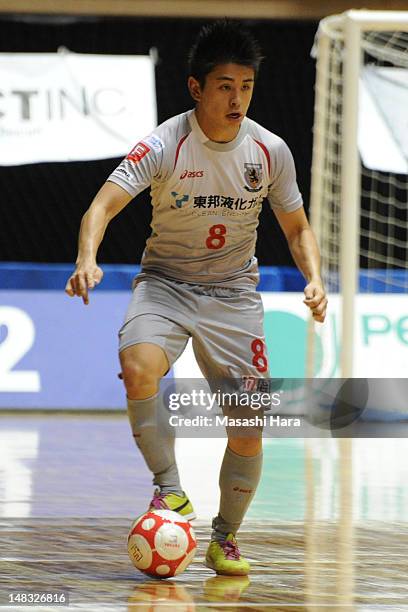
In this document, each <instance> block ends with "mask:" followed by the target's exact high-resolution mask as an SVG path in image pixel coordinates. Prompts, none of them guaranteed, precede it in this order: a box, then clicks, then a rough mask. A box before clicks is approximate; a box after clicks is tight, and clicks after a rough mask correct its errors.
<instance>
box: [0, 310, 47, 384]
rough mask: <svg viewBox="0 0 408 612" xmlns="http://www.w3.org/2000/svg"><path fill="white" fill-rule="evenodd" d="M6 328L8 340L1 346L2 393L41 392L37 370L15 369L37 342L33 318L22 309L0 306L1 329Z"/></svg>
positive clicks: (0, 377)
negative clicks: (35, 341)
mask: <svg viewBox="0 0 408 612" xmlns="http://www.w3.org/2000/svg"><path fill="white" fill-rule="evenodd" d="M2 326H5V327H6V328H7V336H6V338H5V339H4V340H3V341H2V342H0V392H3V393H19V392H31V393H32V392H34V393H35V392H38V391H40V390H41V381H40V374H39V372H37V371H35V370H18V371H13V368H14V366H15V365H17V363H18V362H19V361H20V360H21V359H22V358H23V357H24V355H25V354H26V353H28V351H29V350H30V349H31V347H32V346H33V344H34V339H35V327H34V323H33V321H32V319H31V317H29V316H28V314H27V313H26V312H24V310H21V308H16V307H15V306H0V327H2Z"/></svg>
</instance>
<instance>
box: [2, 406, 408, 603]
mask: <svg viewBox="0 0 408 612" xmlns="http://www.w3.org/2000/svg"><path fill="white" fill-rule="evenodd" d="M200 444H201V446H200ZM217 444H218V443H216V442H215V441H213V440H203V441H199V440H191V441H190V443H188V441H187V440H182V441H181V447H182V449H181V450H182V452H181V454H180V458H181V464H180V465H181V467H182V470H181V471H182V477H183V479H182V480H183V483H187V484H185V485H184V486H185V487H186V490H187V491H188V492H189V495H190V496H191V498H192V500H193V502H194V505H195V508H196V510H197V511H198V515H199V520H198V521H195V522H194V524H193V526H194V529H195V530H196V534H197V537H198V543H199V546H198V551H197V555H196V558H195V560H194V561H193V563H192V564H191V565H190V567H189V568H188V569H187V570H186V572H185V573H183V574H182V575H181V576H178V577H176V578H174V579H172V580H152V579H149V578H147V577H146V576H144V575H143V574H141V573H139V572H137V570H135V569H134V568H133V566H132V565H131V563H130V561H129V559H128V556H127V551H126V536H127V533H128V530H129V527H130V525H131V523H132V520H133V519H134V518H135V517H136V516H138V515H139V514H140V513H141V512H143V511H144V509H145V508H146V506H147V503H148V500H149V497H150V496H151V491H152V487H151V482H150V476H149V474H148V473H147V470H146V469H145V467H144V465H143V463H142V462H141V460H140V457H139V456H138V454H137V452H136V449H135V447H134V444H133V441H132V440H131V438H130V435H129V431H128V424H127V421H126V418H125V417H124V416H123V415H122V416H86V417H85V416H78V415H76V416H73V415H65V416H64V415H57V416H56V415H41V416H40V415H31V414H30V415H20V416H16V415H12V416H10V415H0V610H5V611H11V612H13V611H17V610H24V611H27V610H29V609H31V610H36V612H42V611H43V610H44V612H46V611H50V610H64V609H66V610H71V611H74V610H81V611H84V612H85V611H90V612H91V611H101V612H110V611H112V612H113V611H122V610H126V611H132V612H134V611H136V610H141V611H145V610H148V611H150V612H156V611H157V610H161V611H164V610H170V611H172V610H174V611H175V612H178V611H180V612H190V611H205V610H226V609H227V610H280V611H286V610H287V611H294V610H299V611H300V610H302V611H303V610H305V611H306V610H307V611H311V612H313V611H315V612H320V611H325V610H341V611H343V610H344V611H349V610H356V611H360V610H364V611H367V612H377V611H380V610H381V611H382V610H393V611H394V610H408V578H407V576H408V465H407V456H408V440H404V439H402V440H393V439H389V440H381V439H379V440H363V439H354V440H341V439H338V440H334V439H322V440H280V441H279V440H270V441H268V442H266V443H265V446H264V470H263V476H262V480H261V483H260V486H259V489H258V492H257V495H256V497H255V499H254V501H253V503H252V505H251V508H250V511H249V512H248V515H247V518H246V520H245V522H244V524H243V526H242V528H241V530H240V532H239V538H238V539H239V546H240V548H241V550H242V553H243V554H244V555H245V556H246V557H248V558H249V559H250V561H251V564H252V571H251V574H250V576H249V577H248V578H246V577H244V578H232V577H223V576H216V575H215V574H214V573H213V572H212V571H211V570H209V569H207V568H206V567H205V566H204V563H203V560H204V555H205V550H206V546H207V543H208V537H209V535H210V522H211V516H213V514H214V510H215V508H216V506H217V503H218V502H217V499H218V492H217V474H218V470H219V462H220V459H221V457H222V452H223V444H224V442H223V441H221V444H220V445H219V446H218V447H217ZM183 453H184V454H183ZM211 486H213V489H211V488H210V487H211ZM20 591H23V592H29V593H35V592H54V593H55V592H57V591H63V592H64V593H66V594H68V595H69V601H70V605H69V607H65V606H52V605H50V606H46V607H45V606H43V607H41V606H39V605H35V606H31V608H29V607H28V606H24V607H23V606H18V605H13V606H12V605H11V604H10V595H11V594H15V593H18V592H20Z"/></svg>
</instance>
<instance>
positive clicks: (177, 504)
mask: <svg viewBox="0 0 408 612" xmlns="http://www.w3.org/2000/svg"><path fill="white" fill-rule="evenodd" d="M149 510H172V511H173V512H178V513H179V514H180V515H181V516H183V517H184V518H185V519H187V520H188V521H193V520H194V519H195V518H196V517H197V515H196V513H195V512H194V508H193V505H192V503H191V501H190V500H189V499H188V497H187V496H186V495H176V494H175V493H161V491H160V489H156V490H155V492H154V495H153V499H152V501H151V502H150V506H149Z"/></svg>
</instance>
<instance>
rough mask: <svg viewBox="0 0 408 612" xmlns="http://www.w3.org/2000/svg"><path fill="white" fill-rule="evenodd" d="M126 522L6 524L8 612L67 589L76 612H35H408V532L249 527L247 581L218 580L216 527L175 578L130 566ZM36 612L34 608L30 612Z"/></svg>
mask: <svg viewBox="0 0 408 612" xmlns="http://www.w3.org/2000/svg"><path fill="white" fill-rule="evenodd" d="M128 528H129V521H128V520H127V519H103V518H98V519H95V518H89V519H85V518H79V519H61V518H59V519H49V518H47V519H40V518H39V519H3V520H2V521H1V536H0V549H1V570H0V575H1V589H0V591H1V595H0V603H1V608H0V609H5V610H19V609H26V610H28V608H22V607H17V606H16V607H11V606H10V605H8V595H9V594H10V593H16V592H18V591H19V590H21V591H27V592H43V591H59V590H60V591H64V592H68V594H69V601H70V606H69V608H66V607H56V606H55V607H52V606H49V607H41V606H36V607H35V610H38V612H40V610H43V609H44V610H50V609H55V610H63V609H69V610H101V611H103V610H106V611H107V610H129V612H131V611H132V612H134V611H135V610H150V611H156V610H174V611H180V612H182V611H184V612H187V611H189V612H190V611H200V610H202V611H204V610H225V609H228V610H245V609H248V610H250V609H251V610H281V611H284V610H287V611H292V612H293V611H296V610H310V611H313V610H316V611H317V610H331V609H337V610H370V611H374V610H386V609H389V610H403V609H407V608H408V585H407V574H408V571H407V570H408V563H407V550H408V529H407V526H406V525H404V524H394V525H379V524H378V523H375V524H373V525H365V526H364V527H362V526H361V527H357V528H354V529H353V533H352V534H350V533H348V534H347V536H346V537H345V538H344V537H342V534H341V526H340V525H339V524H338V523H333V522H330V523H329V522H326V523H319V524H318V525H317V524H316V525H314V526H313V527H312V526H310V525H309V526H308V525H305V524H291V525H285V524H278V523H276V522H265V523H262V524H255V523H254V524H252V525H246V527H245V529H243V530H242V532H241V535H240V546H241V548H242V550H243V551H244V552H245V555H246V556H247V557H248V558H249V559H250V560H251V562H252V572H251V574H250V576H249V577H248V578H246V577H236V578H233V577H223V576H216V575H215V574H214V573H213V572H212V571H211V570H209V569H207V568H206V567H205V566H204V564H203V557H204V554H205V547H206V539H207V537H208V531H209V530H208V525H203V524H202V523H198V525H196V526H195V529H196V533H197V536H198V540H199V547H198V552H197V555H196V558H195V560H194V562H193V563H192V564H191V565H190V567H189V568H188V569H187V570H186V572H185V573H184V574H182V575H181V576H178V577H176V578H174V579H172V580H154V579H149V578H148V577H146V576H144V575H143V574H141V573H140V572H137V571H136V570H134V569H133V567H132V566H131V565H130V563H129V560H128V557H127V553H126V544H125V542H126V534H127V530H128ZM31 609H32V608H31Z"/></svg>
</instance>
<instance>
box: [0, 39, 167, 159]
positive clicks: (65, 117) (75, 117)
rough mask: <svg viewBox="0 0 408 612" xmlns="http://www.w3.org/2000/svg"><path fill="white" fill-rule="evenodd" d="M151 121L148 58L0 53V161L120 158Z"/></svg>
mask: <svg viewBox="0 0 408 612" xmlns="http://www.w3.org/2000/svg"><path fill="white" fill-rule="evenodd" d="M156 124H157V110H156V91H155V79H154V62H153V59H152V58H150V57H149V56H140V55H138V56H126V55H120V56H117V55H116V56H112V55H88V54H77V53H70V52H68V51H66V50H64V51H61V52H59V53H31V54H27V53H18V54H16V53H0V165H4V166H11V165H19V164H29V163H34V162H47V161H49V162H51V161H80V160H90V159H106V158H110V157H121V156H122V155H125V154H126V153H127V152H128V151H129V150H130V149H131V148H132V146H133V145H134V144H135V143H136V142H137V141H138V140H140V139H141V138H142V137H143V136H145V135H147V134H148V133H149V132H150V131H151V130H152V129H153V128H154V127H155V126H156Z"/></svg>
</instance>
